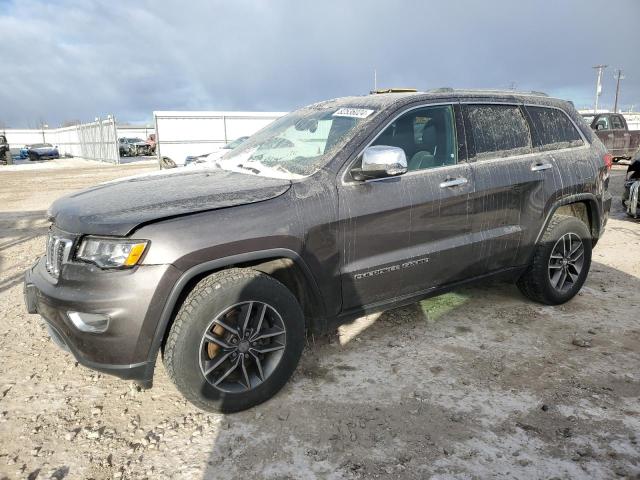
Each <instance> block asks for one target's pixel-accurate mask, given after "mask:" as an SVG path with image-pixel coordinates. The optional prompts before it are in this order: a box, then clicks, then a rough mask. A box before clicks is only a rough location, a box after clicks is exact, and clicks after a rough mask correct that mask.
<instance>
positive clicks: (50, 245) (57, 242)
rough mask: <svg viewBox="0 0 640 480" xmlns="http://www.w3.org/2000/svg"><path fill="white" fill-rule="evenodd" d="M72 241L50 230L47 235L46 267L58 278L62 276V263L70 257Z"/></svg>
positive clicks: (50, 273)
mask: <svg viewBox="0 0 640 480" xmlns="http://www.w3.org/2000/svg"><path fill="white" fill-rule="evenodd" d="M72 243H73V242H72V240H69V239H67V238H62V237H60V236H58V235H56V234H54V233H52V232H51V231H49V235H48V236H47V257H46V261H45V268H46V269H47V272H49V275H51V276H52V277H53V278H55V279H57V278H59V277H60V271H61V270H62V263H63V262H65V261H67V259H68V258H69V252H70V251H71V245H72Z"/></svg>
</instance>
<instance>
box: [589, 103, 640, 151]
mask: <svg viewBox="0 0 640 480" xmlns="http://www.w3.org/2000/svg"><path fill="white" fill-rule="evenodd" d="M583 117H584V118H585V121H587V120H588V119H591V122H590V123H589V125H590V126H591V128H592V129H593V130H595V131H596V135H597V136H598V138H599V139H600V140H601V141H602V143H604V146H605V147H607V150H609V152H611V155H613V161H614V162H617V161H618V160H620V159H626V160H628V159H630V158H631V157H632V156H633V154H634V153H635V151H636V150H638V148H639V147H640V130H632V131H630V130H629V127H628V126H627V120H626V119H625V118H624V116H623V115H621V114H619V113H599V114H597V115H592V114H583Z"/></svg>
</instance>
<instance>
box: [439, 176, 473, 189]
mask: <svg viewBox="0 0 640 480" xmlns="http://www.w3.org/2000/svg"><path fill="white" fill-rule="evenodd" d="M467 183H469V180H467V179H466V178H464V177H460V178H449V179H447V180H445V181H444V182H442V183H440V188H448V187H459V186H460V185H466V184H467Z"/></svg>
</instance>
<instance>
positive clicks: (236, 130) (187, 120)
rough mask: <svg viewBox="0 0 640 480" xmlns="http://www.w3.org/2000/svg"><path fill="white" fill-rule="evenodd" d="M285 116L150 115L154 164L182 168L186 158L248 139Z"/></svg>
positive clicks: (256, 114) (280, 113) (220, 114)
mask: <svg viewBox="0 0 640 480" xmlns="http://www.w3.org/2000/svg"><path fill="white" fill-rule="evenodd" d="M285 114H286V113H285V112H153V117H154V124H155V131H156V141H157V144H156V155H157V156H158V161H160V160H161V159H162V158H163V157H168V158H170V159H171V160H172V161H173V162H174V163H175V164H177V165H182V164H184V161H185V157H186V156H187V155H202V154H205V153H210V152H213V151H215V150H217V149H219V148H220V147H222V146H223V145H224V144H226V143H228V142H231V141H233V140H235V139H236V138H238V137H243V136H251V135H253V134H254V133H255V132H257V131H258V130H260V129H261V128H263V127H265V126H267V125H269V124H270V123H271V122H273V121H274V120H276V119H277V118H280V117H281V116H283V115H285Z"/></svg>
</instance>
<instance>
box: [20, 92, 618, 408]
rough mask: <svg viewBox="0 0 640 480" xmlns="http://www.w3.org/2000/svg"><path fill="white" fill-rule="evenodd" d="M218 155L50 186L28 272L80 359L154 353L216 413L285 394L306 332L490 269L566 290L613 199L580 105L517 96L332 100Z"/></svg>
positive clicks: (119, 371)
mask: <svg viewBox="0 0 640 480" xmlns="http://www.w3.org/2000/svg"><path fill="white" fill-rule="evenodd" d="M221 167H222V168H202V169H173V170H170V171H166V172H165V171H158V172H154V173H153V174H146V175H143V176H137V177H133V178H129V179H121V180H116V181H112V182H109V183H106V184H102V185H100V186H98V187H94V188H89V189H88V190H85V191H83V192H75V193H73V194H71V195H69V196H66V197H63V198H61V199H59V200H57V201H56V202H54V203H53V205H52V206H51V207H50V209H49V212H48V217H49V218H50V219H51V222H52V224H51V229H50V231H49V236H48V240H47V248H46V252H47V253H46V255H45V256H44V257H42V258H41V259H39V260H38V261H37V262H36V263H35V265H33V267H31V268H30V269H29V270H28V271H27V272H26V277H25V301H26V305H27V309H28V311H29V312H30V313H39V314H40V315H41V316H42V317H43V318H44V320H45V321H46V323H47V324H48V326H49V329H50V333H51V335H52V337H53V339H54V341H56V342H57V343H59V344H60V345H62V346H63V348H67V349H68V350H70V351H71V352H72V353H73V355H74V356H75V357H76V359H77V360H78V362H80V363H81V364H83V365H86V366H88V367H90V368H93V369H96V370H99V371H102V372H106V373H110V374H113V375H116V376H119V377H121V378H125V379H134V380H136V381H138V382H140V383H141V384H142V385H143V386H145V387H150V386H151V383H152V378H153V372H154V368H155V364H156V357H157V356H158V353H161V355H162V358H163V361H164V364H165V366H166V370H167V372H168V374H169V376H170V378H171V379H172V380H173V382H175V384H176V386H177V388H178V389H179V390H180V391H181V392H182V394H183V395H184V396H185V397H186V398H187V399H188V400H189V401H191V402H192V403H193V404H195V405H197V406H198V407H200V408H202V409H204V410H209V411H222V412H231V411H238V410H243V409H246V408H249V407H251V406H253V405H256V404H258V403H260V402H263V401H265V400H267V399H269V398H270V397H271V396H273V395H274V394H275V393H276V392H278V390H279V389H280V388H281V387H282V386H283V385H284V384H285V383H286V382H287V381H288V379H289V377H290V376H291V374H292V373H293V371H294V370H295V368H296V365H297V364H298V360H299V359H300V356H301V354H302V350H303V346H304V344H305V330H308V331H311V332H323V331H327V330H328V329H330V328H332V327H333V326H335V325H337V324H339V323H342V322H346V321H349V320H353V319H354V318H356V317H358V316H361V315H363V314H365V313H367V312H373V311H379V310H383V309H388V308H393V307H397V306H401V305H406V304H409V303H412V302H416V301H418V300H420V299H422V298H425V297H429V296H433V295H437V294H440V293H442V292H445V291H447V290H450V289H453V288H456V287H458V286H459V285H462V284H468V283H469V282H472V281H481V282H483V283H486V281H487V279H489V278H501V279H511V280H513V281H514V282H516V284H517V285H518V287H519V288H520V290H521V291H522V293H523V294H524V295H525V296H527V297H528V298H530V299H532V300H535V301H537V302H540V303H543V304H548V305H557V304H561V303H564V302H567V301H568V300H570V299H571V298H573V296H574V295H576V293H577V292H578V291H579V290H580V288H581V287H582V285H583V284H584V282H585V279H586V277H587V274H588V272H589V267H590V264H591V251H592V248H593V246H594V245H595V244H596V242H597V241H598V239H599V238H600V237H601V235H602V233H603V231H604V228H605V224H606V222H607V217H608V212H609V208H610V205H611V195H610V194H609V192H608V183H609V173H610V172H609V170H610V168H611V155H610V154H609V153H607V151H606V149H605V148H604V146H603V145H602V143H601V142H600V141H599V140H598V138H597V136H596V135H595V134H594V133H593V132H592V131H591V129H590V128H588V126H587V125H585V124H584V122H583V121H582V120H581V119H580V116H579V114H578V113H577V112H576V110H575V109H574V108H573V106H572V105H571V104H570V103H569V102H566V101H563V100H558V99H553V98H549V97H547V96H545V95H542V94H533V93H517V92H513V91H508V92H499V91H458V90H452V89H441V90H438V91H435V92H423V93H386V94H374V95H368V96H363V97H346V98H341V99H335V100H330V101H327V102H323V103H319V104H316V105H312V106H310V107H306V108H302V109H300V110H297V111H294V112H292V113H290V114H288V115H286V116H284V117H282V118H280V119H278V120H276V121H275V122H273V123H271V124H270V125H268V126H267V127H265V128H263V129H262V130H261V131H260V132H258V133H256V134H254V135H253V136H252V137H251V138H249V139H248V140H247V141H246V142H245V143H244V144H242V145H240V146H239V147H238V148H236V149H234V150H233V151H231V152H230V153H229V154H227V156H226V157H225V159H224V162H222V165H221ZM559 321H560V320H559ZM390 334H392V332H390ZM372 358H373V357H372ZM416 368H421V366H420V365H416Z"/></svg>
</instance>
